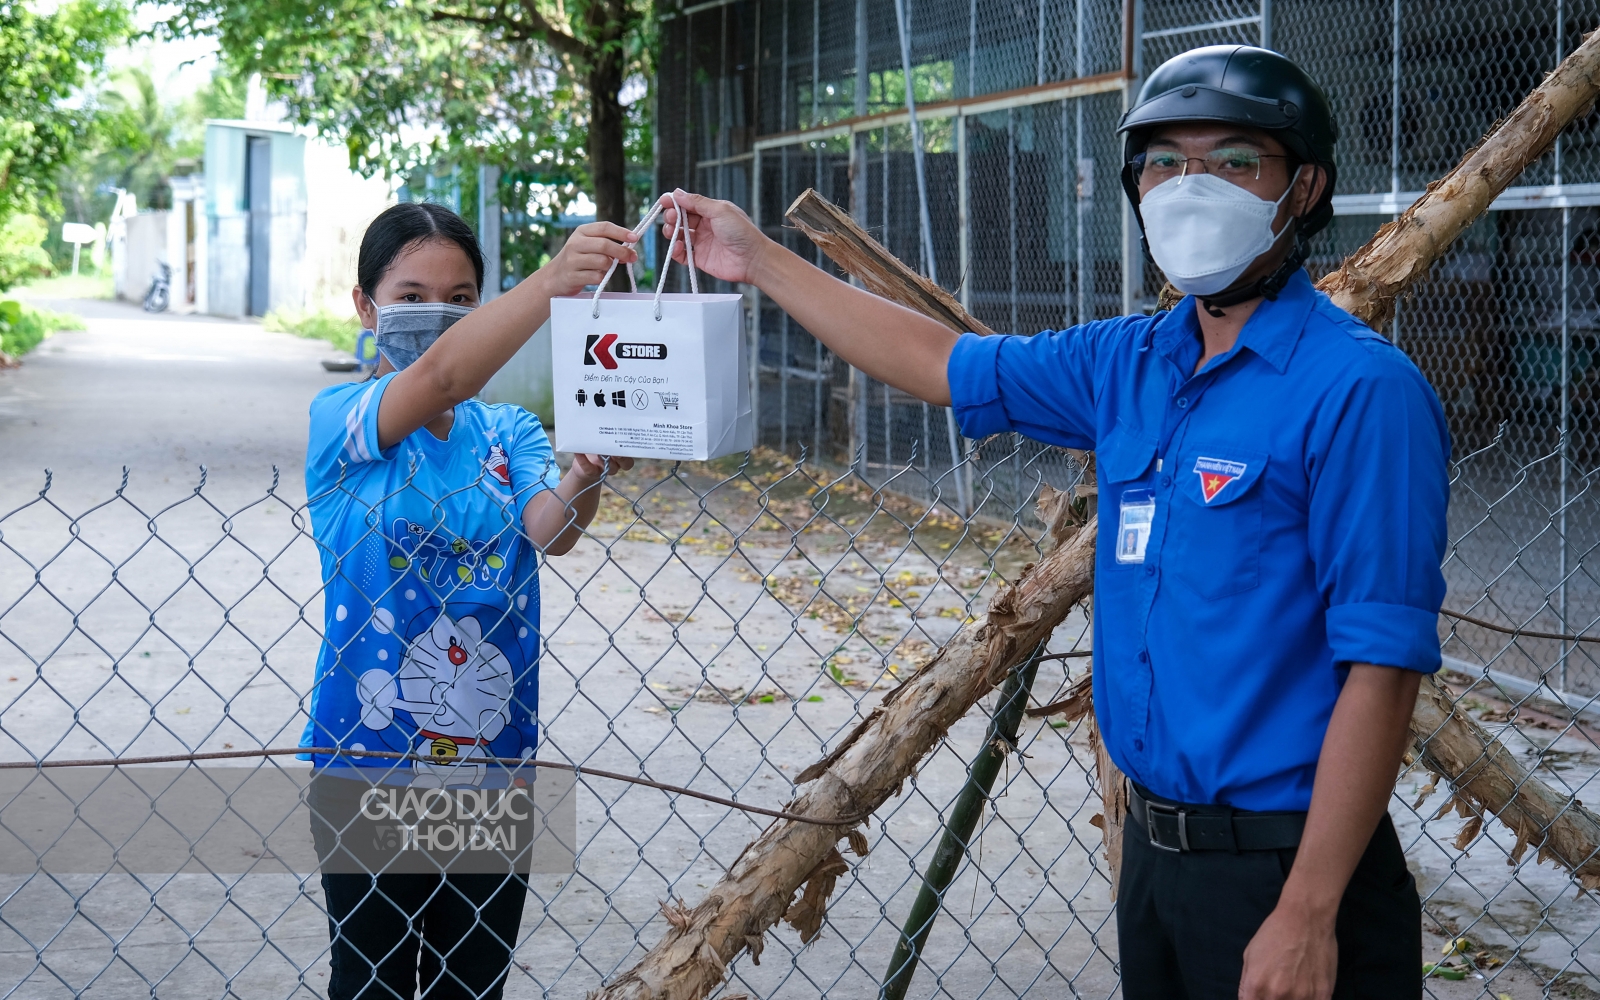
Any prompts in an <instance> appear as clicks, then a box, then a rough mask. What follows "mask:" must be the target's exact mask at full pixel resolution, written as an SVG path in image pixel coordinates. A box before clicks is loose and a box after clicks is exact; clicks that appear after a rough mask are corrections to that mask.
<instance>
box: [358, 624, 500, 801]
mask: <svg viewBox="0 0 1600 1000" xmlns="http://www.w3.org/2000/svg"><path fill="white" fill-rule="evenodd" d="M515 681H516V676H515V673H514V671H513V669H512V666H511V661H510V659H509V658H508V657H507V656H506V654H505V652H504V651H502V650H501V649H500V648H499V647H498V646H496V645H495V644H494V643H493V642H490V641H489V640H487V639H486V638H484V636H483V627H482V625H481V624H480V623H479V621H478V619H477V618H476V617H473V616H470V615H469V616H465V617H462V618H460V619H455V620H452V619H451V618H450V616H449V615H448V614H445V613H443V612H440V613H439V614H438V617H436V618H435V619H434V621H433V625H432V627H431V628H428V629H427V630H426V631H424V632H422V633H421V634H419V635H418V636H417V637H416V638H414V639H413V640H412V641H411V642H410V644H409V645H408V647H407V649H406V653H405V658H404V659H403V660H401V663H400V669H399V670H398V671H396V672H395V673H390V672H389V671H387V670H384V669H381V668H373V669H371V670H368V671H366V672H365V673H363V674H362V675H361V678H360V680H359V682H358V683H357V686H356V687H357V695H358V697H359V698H360V700H361V712H362V715H361V724H362V725H363V726H365V727H367V728H368V729H372V730H378V731H382V730H385V729H388V728H390V727H391V726H393V725H394V724H395V713H396V712H397V711H400V712H405V713H407V714H408V715H409V716H410V722H411V723H412V726H413V727H414V729H415V732H416V747H417V752H418V753H421V754H423V755H425V756H427V757H428V758H430V761H429V762H427V763H424V762H422V761H413V762H412V767H413V769H414V771H415V774H414V776H413V778H412V783H413V784H418V785H434V786H443V785H447V784H449V785H456V784H474V785H476V784H480V783H482V781H483V777H484V773H485V771H486V768H485V767H484V765H483V764H475V763H473V762H472V758H474V757H479V758H482V757H493V756H498V755H497V754H495V753H493V752H491V747H490V744H491V743H492V742H493V741H494V740H495V738H496V737H498V736H499V735H500V734H501V732H503V731H504V730H505V728H506V727H507V726H508V725H509V724H510V723H511V707H512V697H511V696H512V690H513V687H514V686H515Z"/></svg>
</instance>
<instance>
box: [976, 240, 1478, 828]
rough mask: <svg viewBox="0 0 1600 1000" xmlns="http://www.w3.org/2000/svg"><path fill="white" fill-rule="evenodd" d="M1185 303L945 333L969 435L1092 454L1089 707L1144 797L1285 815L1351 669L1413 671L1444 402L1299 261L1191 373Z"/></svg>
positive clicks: (1428, 658) (1431, 601) (1432, 604)
mask: <svg viewBox="0 0 1600 1000" xmlns="http://www.w3.org/2000/svg"><path fill="white" fill-rule="evenodd" d="M1200 355H1201V343H1200V332H1199V321H1198V319H1197V317H1196V316H1195V305H1194V300H1193V299H1192V298H1186V299H1184V300H1183V302H1182V303H1180V304H1179V305H1178V307H1177V308H1176V309H1175V310H1174V311H1172V312H1171V313H1158V314H1156V315H1155V316H1130V317H1123V318H1120V319H1113V320H1105V321H1102V322H1096V323H1090V324H1087V325H1085V326H1081V327H1077V328H1074V329H1071V330H1066V331H1062V332H1059V333H1049V332H1047V333H1041V334H1039V335H1038V336H1034V337H1014V336H992V337H978V336H974V335H972V334H966V335H964V336H962V338H961V339H960V341H959V342H958V343H957V344H956V348H955V352H954V353H953V354H952V355H951V357H950V365H949V378H950V394H951V397H952V401H953V405H954V408H955V413H956V417H957V419H958V420H959V421H960V424H961V429H962V432H963V433H964V434H966V435H967V436H969V437H984V436H986V435H989V434H995V433H998V432H1001V431H1018V432H1020V433H1022V434H1025V435H1027V436H1028V437H1031V438H1036V439H1038V440H1040V441H1044V442H1048V443H1050V444H1057V445H1065V446H1067V447H1071V448H1092V449H1094V450H1095V452H1096V455H1097V464H1098V472H1099V487H1100V535H1099V538H1098V539H1097V544H1098V548H1097V556H1096V559H1097V564H1096V572H1095V593H1094V600H1095V615H1094V650H1095V653H1094V660H1095V670H1094V704H1095V714H1096V718H1097V720H1098V721H1099V724H1100V728H1101V733H1102V735H1103V737H1104V739H1105V743H1106V748H1107V749H1108V750H1109V751H1110V753H1111V757H1112V759H1113V760H1114V761H1116V763H1117V766H1118V767H1120V768H1122V770H1123V771H1125V772H1126V773H1127V774H1128V775H1129V776H1130V777H1131V778H1133V780H1135V781H1137V782H1139V783H1140V784H1142V785H1144V786H1145V787H1146V788H1148V789H1150V790H1151V791H1152V792H1154V793H1156V794H1157V795H1160V796H1164V797H1167V798H1170V799H1174V800H1177V801H1180V802H1190V803H1196V804H1223V805H1230V806H1233V807H1235V808H1239V809H1254V810H1274V809H1285V810H1289V809H1293V810H1301V809H1306V808H1307V807H1308V806H1309V805H1310V802H1311V786H1312V780H1313V778H1314V777H1315V776H1316V765H1317V756H1318V754H1319V753H1320V752H1321V749H1322V739H1323V735H1324V734H1325V733H1326V731H1327V728H1328V719H1329V717H1330V716H1331V714H1332V712H1333V705H1334V701H1335V700H1336V699H1337V698H1338V695H1339V690H1340V687H1341V685H1342V684H1343V682H1344V678H1345V677H1346V676H1347V674H1348V671H1349V667H1348V665H1349V664H1350V663H1352V662H1359V663H1376V664H1381V665H1385V666H1391V667H1402V668H1405V669H1408V670H1416V671H1421V672H1432V671H1434V670H1437V669H1438V667H1439V638H1438V631H1437V616H1438V611H1439V605H1440V602H1441V601H1442V600H1443V598H1444V590H1445V588H1444V577H1443V574H1442V573H1441V572H1440V569H1439V566H1440V563H1441V561H1442V560H1443V557H1444V548H1445V538H1446V525H1445V507H1446V503H1447V500H1448V497H1449V484H1448V480H1447V474H1446V462H1447V456H1448V454H1449V451H1450V442H1449V433H1448V431H1447V430H1446V429H1445V422H1444V414H1443V411H1442V410H1441V409H1440V407H1439V401H1438V399H1437V398H1436V397H1435V396H1434V393H1433V390H1432V388H1430V387H1429V385H1428V383H1427V382H1426V381H1425V380H1424V379H1423V377H1422V375H1421V373H1420V372H1418V371H1417V369H1416V366H1415V365H1413V364H1412V363H1411V361H1410V359H1408V358H1407V357H1406V356H1405V355H1404V354H1402V353H1401V352H1400V351H1399V350H1397V349H1396V348H1394V347H1393V346H1392V345H1390V343H1389V342H1388V341H1387V340H1385V339H1383V338H1382V337H1380V336H1379V335H1378V334H1376V333H1374V332H1372V331H1371V330H1370V329H1368V328H1367V327H1366V326H1364V325H1363V324H1362V323H1360V322H1359V321H1358V320H1356V319H1355V318H1354V317H1352V316H1351V315H1350V314H1348V313H1346V312H1344V311H1343V310H1342V309H1340V308H1338V307H1337V306H1335V305H1334V304H1333V303H1332V302H1331V301H1329V299H1328V298H1327V296H1325V295H1323V294H1322V293H1320V292H1318V291H1317V290H1316V289H1315V288H1314V287H1312V285H1311V281H1310V279H1309V278H1308V277H1307V276H1306V275H1305V273H1304V272H1301V273H1300V274H1299V275H1297V276H1296V277H1295V278H1294V279H1293V280H1292V281H1291V282H1290V283H1289V286H1288V287H1287V288H1286V289H1284V291H1283V293H1282V294H1281V295H1280V296H1279V298H1278V299H1277V300H1276V301H1273V302H1263V303H1262V304H1261V305H1260V306H1259V307H1258V308H1257V309H1256V311H1255V314H1254V315H1253V316H1251V318H1250V321H1249V322H1248V323H1246V324H1245V327H1244V329H1243V330H1242V331H1241V332H1240V334H1239V340H1238V343H1237V344H1236V345H1235V346H1234V348H1233V349H1232V350H1231V351H1229V352H1228V353H1226V354H1224V355H1222V356H1220V357H1217V358H1213V359H1212V360H1211V362H1210V363H1209V364H1207V365H1206V368H1205V370H1204V371H1202V372H1201V373H1200V374H1198V375H1195V374H1193V372H1194V369H1195V365H1196V364H1198V363H1199V360H1200Z"/></svg>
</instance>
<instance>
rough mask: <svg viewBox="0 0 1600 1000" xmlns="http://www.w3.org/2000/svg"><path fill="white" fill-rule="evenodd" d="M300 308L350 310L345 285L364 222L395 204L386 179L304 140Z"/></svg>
mask: <svg viewBox="0 0 1600 1000" xmlns="http://www.w3.org/2000/svg"><path fill="white" fill-rule="evenodd" d="M305 171H306V172H305V177H306V242H305V248H306V249H305V263H304V268H305V270H304V275H305V286H304V287H305V308H307V309H313V310H314V309H327V310H330V311H332V312H335V313H338V314H340V315H342V316H349V315H354V314H355V304H354V303H353V302H352V301H351V299H350V289H351V288H353V287H354V286H355V283H356V258H357V256H358V255H359V253H360V250H361V237H362V236H363V235H364V234H365V233H366V231H367V225H368V224H369V223H370V222H372V220H373V219H375V218H377V216H378V214H379V213H380V212H382V211H383V210H384V209H386V208H388V207H389V206H390V205H393V204H394V203H395V195H394V191H393V189H392V188H391V186H390V183H389V181H387V180H385V179H384V178H382V177H374V178H367V177H362V176H361V175H359V174H357V173H355V172H353V171H352V170H351V169H350V153H349V151H348V150H346V149H345V148H344V147H342V146H331V145H328V144H326V143H323V142H319V141H317V140H316V139H312V140H309V141H308V142H307V143H306V167H305Z"/></svg>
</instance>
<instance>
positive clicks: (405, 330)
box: [373, 302, 472, 371]
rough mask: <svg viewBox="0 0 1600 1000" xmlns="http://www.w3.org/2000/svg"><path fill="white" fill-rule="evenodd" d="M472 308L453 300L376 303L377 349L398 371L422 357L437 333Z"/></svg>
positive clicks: (375, 337) (375, 334) (441, 331)
mask: <svg viewBox="0 0 1600 1000" xmlns="http://www.w3.org/2000/svg"><path fill="white" fill-rule="evenodd" d="M471 311H472V307H471V306H458V305H456V304H455V303H453V302H396V303H394V304H393V305H388V306H379V307H378V329H377V332H376V333H374V334H373V340H374V341H376V342H377V345H378V350H379V351H380V352H382V354H383V356H384V357H386V358H388V359H389V363H390V364H391V365H394V367H395V369H396V370H397V371H402V370H404V369H406V368H408V367H410V366H411V365H412V364H414V363H415V362H416V360H417V359H418V358H420V357H422V352H423V351H426V350H427V349H428V348H430V347H432V346H433V342H434V341H435V340H438V339H439V335H440V334H441V333H444V332H445V331H446V330H448V329H450V327H451V326H452V325H454V323H455V321H456V320H458V319H460V318H461V317H463V316H465V315H466V314H467V313H469V312H471Z"/></svg>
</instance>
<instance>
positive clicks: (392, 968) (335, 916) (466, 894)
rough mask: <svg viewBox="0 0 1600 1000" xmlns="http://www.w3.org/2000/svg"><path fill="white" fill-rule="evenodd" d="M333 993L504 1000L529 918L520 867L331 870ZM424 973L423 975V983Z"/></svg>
mask: <svg viewBox="0 0 1600 1000" xmlns="http://www.w3.org/2000/svg"><path fill="white" fill-rule="evenodd" d="M322 891H323V893H324V895H325V896H326V898H327V905H328V937H329V939H330V940H331V941H332V942H333V948H332V954H331V955H330V963H331V964H332V966H333V968H332V971H331V973H330V975H329V979H330V980H331V981H330V982H329V984H328V998H329V1000H396V998H398V1000H413V998H414V997H416V996H418V995H419V993H418V990H419V989H420V991H421V992H420V996H421V997H422V998H423V1000H499V998H500V993H501V990H503V989H504V988H505V981H506V972H507V971H508V970H509V969H510V967H511V949H512V948H513V947H514V946H515V945H516V942H517V928H518V926H519V925H520V924H521V923H522V903H523V900H524V899H525V898H526V897H527V892H528V886H527V883H526V882H524V881H523V880H522V878H520V877H519V876H516V875H445V876H441V875H378V876H376V877H374V876H372V875H324V876H322ZM419 977H420V983H419Z"/></svg>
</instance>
